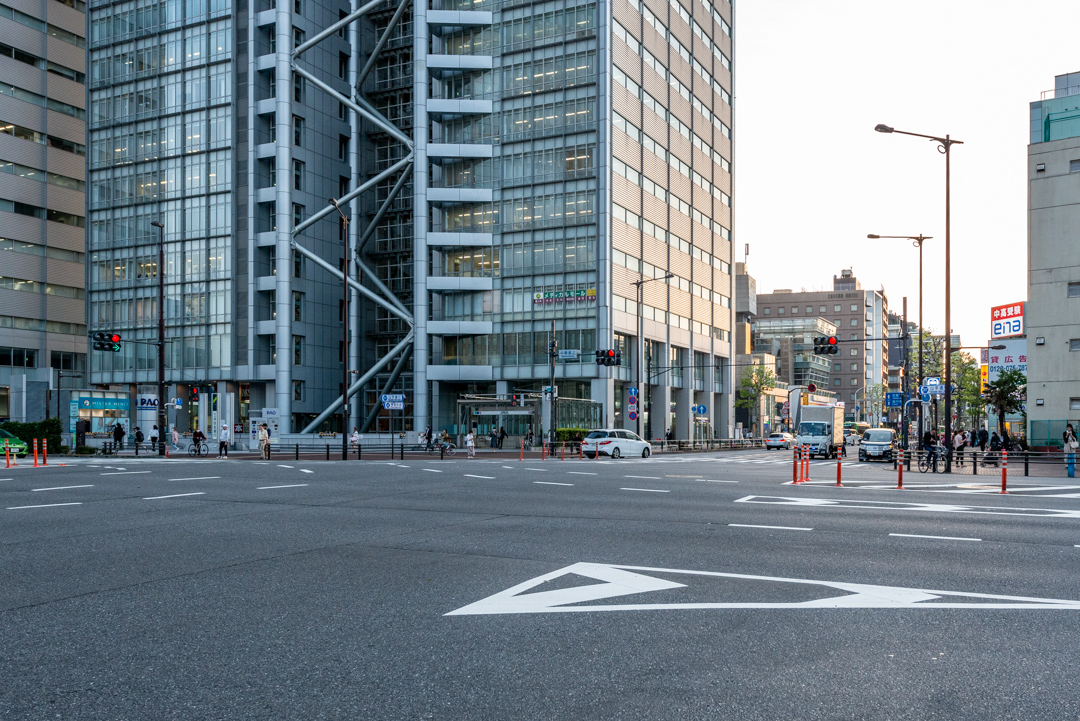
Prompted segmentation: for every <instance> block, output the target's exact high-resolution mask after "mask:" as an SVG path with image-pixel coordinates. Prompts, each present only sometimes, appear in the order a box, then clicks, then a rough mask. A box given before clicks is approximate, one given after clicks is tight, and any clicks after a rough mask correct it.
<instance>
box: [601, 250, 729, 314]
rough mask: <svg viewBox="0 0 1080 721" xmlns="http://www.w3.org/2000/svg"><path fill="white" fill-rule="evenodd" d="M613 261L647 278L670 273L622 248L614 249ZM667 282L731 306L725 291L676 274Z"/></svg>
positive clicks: (714, 301) (659, 276) (698, 295)
mask: <svg viewBox="0 0 1080 721" xmlns="http://www.w3.org/2000/svg"><path fill="white" fill-rule="evenodd" d="M611 262H612V263H614V264H615V265H620V266H622V267H623V268H628V269H630V270H632V271H634V272H635V273H641V275H642V276H644V277H646V278H659V279H660V280H664V278H665V276H666V275H667V274H668V271H666V270H664V269H662V268H657V267H656V266H654V265H653V264H652V263H647V262H645V261H643V260H641V259H640V258H635V257H634V256H632V255H627V254H626V253H623V252H622V251H621V250H613V251H612V258H611ZM665 282H666V283H667V284H668V285H670V286H673V287H675V288H678V289H679V290H682V291H685V292H687V293H690V294H691V295H696V296H697V297H699V298H702V299H703V300H707V301H709V302H710V303H716V304H717V305H719V306H721V307H723V308H730V307H731V298H729V297H728V296H726V295H724V294H723V293H718V292H715V291H713V290H711V289H709V288H706V287H705V286H703V285H699V284H697V283H692V282H690V281H689V280H687V279H686V278H682V277H680V276H677V275H675V276H672V277H671V278H667V279H666V280H665Z"/></svg>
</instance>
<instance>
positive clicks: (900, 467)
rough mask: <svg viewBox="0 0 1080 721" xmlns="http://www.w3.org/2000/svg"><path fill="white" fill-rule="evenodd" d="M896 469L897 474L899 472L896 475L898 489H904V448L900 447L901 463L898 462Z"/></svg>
mask: <svg viewBox="0 0 1080 721" xmlns="http://www.w3.org/2000/svg"><path fill="white" fill-rule="evenodd" d="M896 470H897V474H898V475H897V476H896V490H898V491H902V490H904V449H903V448H901V449H900V463H899V464H897V466H896Z"/></svg>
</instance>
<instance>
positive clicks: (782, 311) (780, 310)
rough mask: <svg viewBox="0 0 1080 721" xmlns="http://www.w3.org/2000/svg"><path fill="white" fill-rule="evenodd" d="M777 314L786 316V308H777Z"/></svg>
mask: <svg viewBox="0 0 1080 721" xmlns="http://www.w3.org/2000/svg"><path fill="white" fill-rule="evenodd" d="M776 314H777V315H783V314H784V306H780V307H779V308H777V309H776Z"/></svg>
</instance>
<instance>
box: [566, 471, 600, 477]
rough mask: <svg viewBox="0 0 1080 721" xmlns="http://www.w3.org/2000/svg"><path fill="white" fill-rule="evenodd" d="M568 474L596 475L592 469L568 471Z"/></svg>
mask: <svg viewBox="0 0 1080 721" xmlns="http://www.w3.org/2000/svg"><path fill="white" fill-rule="evenodd" d="M566 474H567V475H568V476H595V475H596V474H595V473H592V472H590V471H567V472H566Z"/></svg>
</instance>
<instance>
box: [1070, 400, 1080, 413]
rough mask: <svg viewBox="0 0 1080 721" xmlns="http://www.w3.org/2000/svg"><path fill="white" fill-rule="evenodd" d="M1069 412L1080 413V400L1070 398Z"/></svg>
mask: <svg viewBox="0 0 1080 721" xmlns="http://www.w3.org/2000/svg"><path fill="white" fill-rule="evenodd" d="M1069 410H1070V411H1080V398H1070V399H1069Z"/></svg>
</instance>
